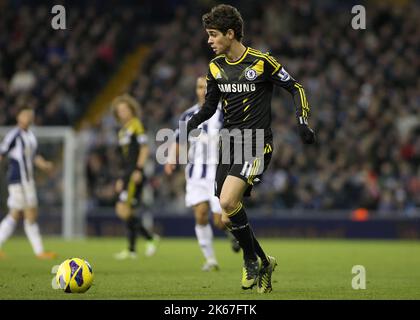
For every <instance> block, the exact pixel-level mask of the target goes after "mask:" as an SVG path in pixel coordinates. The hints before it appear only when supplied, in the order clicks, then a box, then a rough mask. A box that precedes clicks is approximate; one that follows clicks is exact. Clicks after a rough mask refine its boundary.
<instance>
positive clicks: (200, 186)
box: [185, 179, 222, 214]
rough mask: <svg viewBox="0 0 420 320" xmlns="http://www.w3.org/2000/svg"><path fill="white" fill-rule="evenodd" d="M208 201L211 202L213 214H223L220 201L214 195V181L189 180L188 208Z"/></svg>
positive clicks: (186, 199)
mask: <svg viewBox="0 0 420 320" xmlns="http://www.w3.org/2000/svg"><path fill="white" fill-rule="evenodd" d="M206 201H207V202H209V204H210V209H211V211H212V212H213V213H219V214H221V213H222V208H221V207H220V202H219V199H218V198H217V197H216V196H215V195H214V180H208V179H188V180H187V191H186V193H185V204H186V206H187V207H192V206H195V205H196V204H199V203H201V202H206Z"/></svg>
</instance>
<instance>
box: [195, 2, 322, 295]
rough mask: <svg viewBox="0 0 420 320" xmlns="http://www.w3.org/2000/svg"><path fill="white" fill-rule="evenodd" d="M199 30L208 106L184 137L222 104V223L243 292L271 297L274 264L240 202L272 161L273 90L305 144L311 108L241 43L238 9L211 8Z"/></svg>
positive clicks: (277, 70)
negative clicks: (207, 52)
mask: <svg viewBox="0 0 420 320" xmlns="http://www.w3.org/2000/svg"><path fill="white" fill-rule="evenodd" d="M203 26H204V28H205V29H206V32H207V34H208V44H209V45H210V46H211V48H212V49H213V51H214V52H215V54H216V57H215V58H214V59H213V60H211V62H210V64H209V70H208V74H207V93H206V101H205V103H204V105H203V107H202V108H201V110H200V112H198V113H197V114H195V115H194V116H193V117H192V118H191V119H190V121H189V122H188V125H187V132H188V134H189V133H190V132H191V131H192V130H193V129H196V128H197V126H198V125H199V124H200V123H202V122H203V121H205V120H207V119H209V118H210V117H211V116H212V115H213V114H214V113H215V111H216V107H217V104H218V102H219V101H221V102H222V104H223V105H222V107H223V113H224V124H223V128H224V129H222V131H221V144H220V146H221V150H220V157H219V158H220V159H219V160H220V161H219V164H218V168H217V173H216V195H217V196H218V197H219V200H220V205H221V207H222V220H223V221H224V223H225V224H226V225H227V226H228V227H229V228H230V229H231V232H232V233H233V235H234V236H235V237H236V239H237V240H238V242H239V244H240V245H241V247H242V249H243V253H244V267H243V271H242V288H243V289H250V288H252V287H254V286H255V285H257V288H258V292H259V293H266V292H271V290H272V286H271V275H272V272H273V270H274V268H275V266H276V265H277V262H276V259H275V258H274V257H271V256H268V255H266V254H265V253H264V251H263V249H262V248H261V246H260V244H259V243H258V241H257V240H256V238H255V235H254V233H253V231H252V229H251V227H250V225H249V222H248V218H247V215H246V212H245V209H244V207H243V204H242V200H243V197H244V196H248V195H249V194H250V192H251V188H252V186H253V185H254V184H256V183H258V182H260V181H261V178H262V174H263V173H264V171H265V170H266V168H267V166H268V164H269V162H270V159H271V155H272V151H273V144H272V133H271V128H270V126H271V97H272V92H273V86H274V85H278V86H280V87H282V88H284V89H286V90H287V91H289V92H290V93H291V94H292V96H293V100H294V104H295V108H296V119H297V122H298V130H299V135H300V137H301V139H302V141H303V143H305V144H312V143H314V142H315V134H314V132H313V131H312V129H311V128H309V126H308V117H309V111H310V108H309V104H308V101H307V99H306V95H305V91H304V89H303V86H302V85H301V84H299V83H298V82H296V80H295V79H293V78H292V77H291V76H290V75H289V74H288V73H287V71H286V70H285V68H284V67H283V66H282V65H281V64H280V63H278V62H277V61H276V59H275V58H273V57H272V56H271V55H270V54H269V53H262V52H261V51H258V50H255V49H253V48H250V47H246V46H244V45H243V44H242V42H241V41H242V37H243V20H242V17H241V14H240V13H239V11H238V10H237V9H236V8H234V7H232V6H229V5H218V6H216V7H214V8H213V9H212V10H211V11H210V12H209V13H207V14H205V15H204V16H203ZM223 131H225V132H223ZM193 135H195V132H194V133H193Z"/></svg>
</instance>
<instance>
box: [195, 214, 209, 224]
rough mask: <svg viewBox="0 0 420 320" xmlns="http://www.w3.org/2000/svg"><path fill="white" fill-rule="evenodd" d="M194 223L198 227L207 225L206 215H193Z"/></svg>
mask: <svg viewBox="0 0 420 320" xmlns="http://www.w3.org/2000/svg"><path fill="white" fill-rule="evenodd" d="M195 222H196V223H197V224H199V225H203V226H204V225H207V224H208V223H209V218H208V216H207V214H202V213H201V214H196V215H195Z"/></svg>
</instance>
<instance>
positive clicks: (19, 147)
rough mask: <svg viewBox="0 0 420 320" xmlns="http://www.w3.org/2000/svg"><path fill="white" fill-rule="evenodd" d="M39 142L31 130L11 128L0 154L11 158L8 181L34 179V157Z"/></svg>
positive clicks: (20, 181)
mask: <svg viewBox="0 0 420 320" xmlns="http://www.w3.org/2000/svg"><path fill="white" fill-rule="evenodd" d="M37 147H38V142H37V140H36V137H35V135H34V134H33V132H32V131H31V130H26V131H25V130H23V129H21V128H19V127H16V128H14V129H12V130H10V131H9V132H8V133H7V134H6V136H5V137H4V139H3V141H2V143H1V145H0V154H1V155H2V156H4V155H7V156H8V158H9V168H8V183H9V184H13V183H25V182H30V181H33V180H34V165H33V163H34V158H35V155H36V150H37Z"/></svg>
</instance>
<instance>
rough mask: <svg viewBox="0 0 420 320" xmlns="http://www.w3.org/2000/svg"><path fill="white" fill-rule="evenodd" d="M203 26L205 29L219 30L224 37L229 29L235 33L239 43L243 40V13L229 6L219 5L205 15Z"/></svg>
mask: <svg viewBox="0 0 420 320" xmlns="http://www.w3.org/2000/svg"><path fill="white" fill-rule="evenodd" d="M202 21H203V26H204V28H205V29H216V30H219V31H220V32H221V33H223V35H225V34H226V32H227V31H228V30H229V29H232V30H233V31H234V32H235V38H236V40H238V41H241V40H242V37H243V35H244V32H243V27H244V21H243V20H242V16H241V13H240V12H239V11H238V9H236V8H235V7H232V6H230V5H227V4H219V5H218V6H215V7H213V8H212V9H211V11H210V12H208V13H206V14H204V15H203V18H202Z"/></svg>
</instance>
